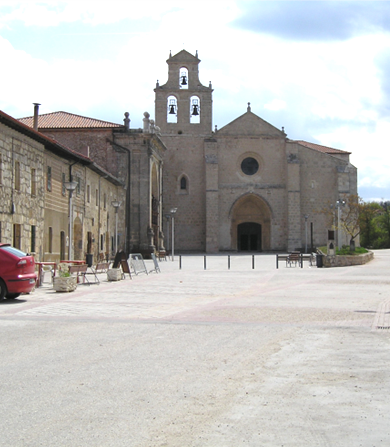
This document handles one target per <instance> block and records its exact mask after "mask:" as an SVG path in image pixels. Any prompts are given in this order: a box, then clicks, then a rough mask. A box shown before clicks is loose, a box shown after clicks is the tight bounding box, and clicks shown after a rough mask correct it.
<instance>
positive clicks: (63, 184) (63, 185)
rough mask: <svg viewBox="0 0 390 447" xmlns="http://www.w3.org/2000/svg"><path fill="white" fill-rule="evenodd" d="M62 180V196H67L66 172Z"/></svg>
mask: <svg viewBox="0 0 390 447" xmlns="http://www.w3.org/2000/svg"><path fill="white" fill-rule="evenodd" d="M61 180H62V195H63V196H66V186H65V182H66V175H65V173H64V172H63V173H62V179H61Z"/></svg>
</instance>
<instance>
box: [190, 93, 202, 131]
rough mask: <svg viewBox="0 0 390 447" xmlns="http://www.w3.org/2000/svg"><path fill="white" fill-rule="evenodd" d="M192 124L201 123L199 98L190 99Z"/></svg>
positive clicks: (192, 97)
mask: <svg viewBox="0 0 390 447" xmlns="http://www.w3.org/2000/svg"><path fill="white" fill-rule="evenodd" d="M190 123H191V124H199V123H200V99H199V98H198V96H191V98H190Z"/></svg>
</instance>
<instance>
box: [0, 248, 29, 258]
mask: <svg viewBox="0 0 390 447" xmlns="http://www.w3.org/2000/svg"><path fill="white" fill-rule="evenodd" d="M0 250H5V251H8V253H11V254H13V255H15V256H18V257H19V258H23V257H24V256H27V254H26V253H24V251H21V250H18V249H17V248H15V247H10V246H5V247H4V246H3V247H0Z"/></svg>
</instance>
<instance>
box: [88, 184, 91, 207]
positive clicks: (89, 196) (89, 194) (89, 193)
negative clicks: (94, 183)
mask: <svg viewBox="0 0 390 447" xmlns="http://www.w3.org/2000/svg"><path fill="white" fill-rule="evenodd" d="M87 202H88V203H90V202H91V187H90V186H89V185H87Z"/></svg>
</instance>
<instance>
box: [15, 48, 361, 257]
mask: <svg viewBox="0 0 390 447" xmlns="http://www.w3.org/2000/svg"><path fill="white" fill-rule="evenodd" d="M167 64H168V79H167V82H166V83H165V84H161V85H160V83H159V82H157V84H156V87H155V89H154V92H155V120H152V119H150V116H149V114H148V113H146V112H145V114H144V120H143V129H130V120H129V114H128V113H126V114H125V119H124V120H123V121H124V124H123V125H122V124H113V123H107V122H103V121H99V120H96V119H92V118H86V117H80V116H77V115H72V114H69V113H65V112H55V113H52V114H47V115H40V116H39V117H36V118H37V123H38V124H37V125H38V128H37V130H39V131H40V132H42V133H44V134H46V135H48V136H49V137H52V138H54V139H55V140H57V141H59V142H61V143H62V144H64V145H66V146H68V147H70V148H71V149H73V150H75V151H77V152H79V153H82V154H84V155H87V156H89V157H91V158H92V160H94V161H95V162H97V163H98V164H99V165H100V166H102V167H104V169H106V170H107V171H108V172H110V173H111V174H112V175H114V176H115V177H117V178H118V179H120V181H122V183H123V184H124V185H125V191H124V195H125V197H126V199H125V200H124V203H123V205H122V207H121V209H120V214H119V232H120V234H122V235H124V237H122V239H121V240H123V241H124V245H123V246H122V244H121V248H122V247H123V249H124V250H125V251H126V252H127V253H129V252H135V251H140V252H142V253H150V252H152V251H160V250H162V249H164V248H165V249H167V250H170V249H171V248H172V235H171V233H172V231H171V230H172V218H173V217H174V226H175V234H174V237H175V241H174V243H175V249H176V251H178V252H181V253H186V252H187V253H188V252H206V253H218V252H223V251H232V252H235V251H238V252H246V251H250V252H261V251H293V250H297V249H303V248H305V249H306V248H314V247H318V246H324V245H326V244H327V242H328V230H331V229H332V225H333V229H334V224H335V220H334V219H332V215H333V216H334V217H336V216H337V212H336V210H335V205H336V203H337V201H338V200H340V199H341V200H344V199H346V198H347V197H348V196H349V195H357V169H356V168H355V167H354V166H353V165H352V164H351V163H350V161H349V155H350V153H349V152H345V151H341V150H338V149H333V148H329V147H325V146H321V145H318V144H313V143H308V142H305V141H293V140H290V139H289V138H287V135H286V133H285V132H284V130H283V129H281V130H280V129H277V128H276V127H274V126H273V125H271V124H270V123H268V122H266V121H265V120H263V119H262V118H260V117H259V116H257V115H255V114H254V113H253V112H252V110H251V107H250V104H248V106H247V109H246V112H245V113H243V114H242V115H241V116H239V117H238V118H237V119H235V120H234V121H232V122H231V123H229V124H227V125H226V126H224V127H222V128H221V129H219V130H217V129H214V130H213V129H212V119H213V97H212V96H213V88H212V85H211V83H210V84H209V85H208V86H205V85H202V83H201V82H200V80H199V64H200V60H199V58H198V55H197V54H196V55H195V56H194V55H192V54H190V53H189V52H187V51H185V50H182V51H180V52H179V53H178V54H176V55H174V56H172V55H171V54H170V56H169V58H168V60H167ZM21 121H22V122H23V123H24V124H26V125H28V126H31V127H32V126H33V117H29V118H25V119H21ZM87 186H88V185H87ZM172 210H176V212H175V213H174V215H173V214H172V212H171V211H172ZM332 220H333V222H332ZM340 235H341V239H340V241H337V245H343V244H347V243H348V242H349V241H348V240H347V236H346V235H345V234H343V233H341V232H340ZM84 239H85V238H84Z"/></svg>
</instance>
